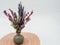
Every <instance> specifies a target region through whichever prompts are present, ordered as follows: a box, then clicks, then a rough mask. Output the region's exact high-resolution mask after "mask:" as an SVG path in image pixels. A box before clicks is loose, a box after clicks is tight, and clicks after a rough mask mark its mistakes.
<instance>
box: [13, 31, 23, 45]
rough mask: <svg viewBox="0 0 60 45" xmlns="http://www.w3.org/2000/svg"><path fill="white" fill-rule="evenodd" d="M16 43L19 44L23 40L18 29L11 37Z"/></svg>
mask: <svg viewBox="0 0 60 45" xmlns="http://www.w3.org/2000/svg"><path fill="white" fill-rule="evenodd" d="M13 40H14V42H15V44H16V45H20V44H22V43H23V41H24V36H23V35H21V33H20V31H16V35H15V36H14V38H13Z"/></svg>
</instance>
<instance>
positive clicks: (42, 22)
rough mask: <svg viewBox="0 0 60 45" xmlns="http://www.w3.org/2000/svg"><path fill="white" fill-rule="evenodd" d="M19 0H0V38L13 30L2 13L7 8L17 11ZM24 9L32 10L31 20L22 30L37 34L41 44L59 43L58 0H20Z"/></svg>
mask: <svg viewBox="0 0 60 45" xmlns="http://www.w3.org/2000/svg"><path fill="white" fill-rule="evenodd" d="M19 1H20V0H0V39H1V38H2V37H4V36H5V35H7V34H9V33H12V32H15V29H14V28H13V27H11V26H10V24H11V23H10V21H9V20H8V19H7V17H6V16H5V15H4V14H3V10H5V9H6V10H7V11H8V9H9V8H11V9H13V10H14V11H16V12H17V7H18V5H17V4H18V3H19ZM22 2H23V5H24V6H25V10H27V11H31V10H32V9H33V10H34V14H33V15H32V16H31V21H30V22H29V23H28V24H27V25H26V27H25V28H24V29H23V30H22V31H23V32H32V33H35V34H37V35H38V37H39V38H40V41H41V45H60V0H22Z"/></svg>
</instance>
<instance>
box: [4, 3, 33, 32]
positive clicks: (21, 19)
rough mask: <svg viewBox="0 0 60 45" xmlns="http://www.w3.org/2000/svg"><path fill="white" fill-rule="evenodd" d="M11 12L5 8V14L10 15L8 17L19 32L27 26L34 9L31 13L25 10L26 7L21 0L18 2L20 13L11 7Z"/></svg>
mask: <svg viewBox="0 0 60 45" xmlns="http://www.w3.org/2000/svg"><path fill="white" fill-rule="evenodd" d="M9 11H10V12H11V14H9V13H7V11H6V10H4V14H5V15H6V16H7V17H8V19H9V20H10V21H11V22H12V26H13V27H14V28H15V29H16V30H17V32H19V33H20V32H21V30H22V29H23V28H24V27H25V24H26V23H27V22H28V21H29V20H30V16H31V15H32V14H33V10H32V11H31V13H29V12H27V13H26V11H24V7H23V6H22V4H21V2H20V4H18V15H17V14H16V12H14V11H13V10H11V9H9Z"/></svg>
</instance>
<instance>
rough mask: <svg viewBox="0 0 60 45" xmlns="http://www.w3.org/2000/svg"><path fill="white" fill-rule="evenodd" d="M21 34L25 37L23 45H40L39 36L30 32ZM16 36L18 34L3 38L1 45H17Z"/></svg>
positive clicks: (0, 41)
mask: <svg viewBox="0 0 60 45" xmlns="http://www.w3.org/2000/svg"><path fill="white" fill-rule="evenodd" d="M21 34H22V35H23V36H24V42H23V44H21V45H40V40H39V38H38V37H37V35H35V34H33V33H29V32H22V33H21ZM14 35H16V34H15V33H10V34H8V35H6V36H5V37H3V38H2V39H1V40H0V45H16V44H15V43H14V41H13V37H14Z"/></svg>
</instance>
